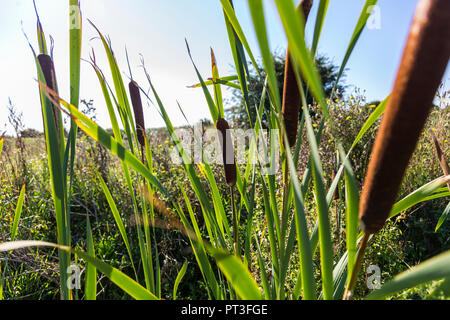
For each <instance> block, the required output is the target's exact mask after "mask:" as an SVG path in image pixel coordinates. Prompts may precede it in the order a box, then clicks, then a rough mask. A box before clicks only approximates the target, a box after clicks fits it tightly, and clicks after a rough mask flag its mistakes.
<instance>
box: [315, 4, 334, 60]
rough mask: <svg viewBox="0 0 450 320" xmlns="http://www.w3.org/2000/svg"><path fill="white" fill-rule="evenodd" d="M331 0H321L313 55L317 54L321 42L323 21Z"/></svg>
mask: <svg viewBox="0 0 450 320" xmlns="http://www.w3.org/2000/svg"><path fill="white" fill-rule="evenodd" d="M329 4H330V0H320V3H319V9H318V10H317V17H316V24H315V26H314V35H313V42H312V45H311V52H312V54H313V56H315V55H316V52H317V46H318V44H319V39H320V35H321V33H322V28H323V23H324V21H325V16H326V14H327V10H328V5H329Z"/></svg>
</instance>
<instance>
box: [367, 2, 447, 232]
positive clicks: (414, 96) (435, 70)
mask: <svg viewBox="0 0 450 320" xmlns="http://www.w3.org/2000/svg"><path fill="white" fill-rule="evenodd" d="M448 39H450V1H448V0H422V1H421V2H419V5H418V8H417V10H416V13H415V17H414V20H413V24H412V27H411V31H410V34H409V37H408V41H407V44H406V47H405V50H404V53H403V57H402V61H401V64H400V67H399V70H398V73H397V78H396V81H395V85H394V89H393V92H392V94H391V97H390V98H389V102H388V105H387V107H386V112H385V114H384V116H383V120H382V122H381V125H380V129H379V132H378V135H377V138H376V140H375V145H374V148H373V151H372V156H371V160H370V163H369V168H368V171H367V175H366V179H365V182H364V189H363V192H362V195H361V201H360V219H361V223H362V228H363V230H364V231H365V232H366V233H370V234H373V233H376V232H378V231H379V230H380V229H381V228H382V227H383V226H384V224H385V222H386V219H387V218H388V217H389V213H390V211H391V208H392V205H393V204H394V201H395V199H396V197H397V193H398V190H399V188H400V184H401V181H402V178H403V175H404V173H405V170H406V167H407V165H408V162H409V160H410V158H411V155H412V153H413V152H414V149H415V146H416V143H417V141H418V139H419V136H420V132H421V131H422V129H423V127H424V125H425V122H426V119H427V117H428V114H429V112H430V110H431V108H432V106H433V99H434V96H435V93H436V91H437V89H438V87H439V84H440V81H441V79H442V76H443V75H444V72H445V69H446V67H447V63H448V60H449V57H450V41H449V40H448ZM436 48H439V50H436Z"/></svg>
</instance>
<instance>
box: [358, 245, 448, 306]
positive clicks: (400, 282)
mask: <svg viewBox="0 0 450 320" xmlns="http://www.w3.org/2000/svg"><path fill="white" fill-rule="evenodd" d="M449 265H450V251H447V252H444V253H442V254H440V255H438V256H436V257H433V258H431V259H429V260H427V261H425V262H422V263H421V264H419V265H417V266H415V267H413V268H411V269H410V270H408V271H405V272H403V273H401V274H399V275H397V276H396V277H394V279H392V280H391V281H389V282H388V283H386V284H385V285H383V286H382V287H381V288H380V289H378V290H376V291H374V292H372V293H371V294H369V295H368V296H367V297H366V299H367V300H376V299H383V298H386V297H388V296H389V295H392V294H393V293H396V292H399V291H401V290H404V289H408V288H414V287H416V286H418V285H419V284H422V283H425V282H429V281H432V280H439V279H443V278H447V277H449V276H450V268H449V267H448V266H449Z"/></svg>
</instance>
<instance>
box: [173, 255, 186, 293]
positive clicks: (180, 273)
mask: <svg viewBox="0 0 450 320" xmlns="http://www.w3.org/2000/svg"><path fill="white" fill-rule="evenodd" d="M187 267H188V262H187V261H185V262H184V263H183V266H182V267H181V269H180V272H178V275H177V278H176V279H175V283H174V285H173V300H177V291H178V286H179V285H180V282H181V280H183V277H184V275H185V274H186V270H187Z"/></svg>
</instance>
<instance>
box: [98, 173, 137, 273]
mask: <svg viewBox="0 0 450 320" xmlns="http://www.w3.org/2000/svg"><path fill="white" fill-rule="evenodd" d="M97 180H98V181H99V182H100V187H101V188H102V190H103V193H104V194H105V196H106V200H107V201H108V204H109V207H110V208H111V212H112V214H113V216H114V221H115V222H116V225H117V228H118V229H119V232H120V235H121V236H122V240H123V242H124V243H125V247H126V248H127V252H128V257H129V258H130V262H131V264H132V266H133V269H134V263H133V255H132V254H131V246H130V241H129V240H128V236H127V232H126V230H125V226H124V224H123V221H122V217H121V216H120V213H119V210H118V209H117V206H116V203H115V202H114V199H113V197H112V195H111V192H109V189H108V186H107V185H106V183H105V181H104V180H103V178H102V177H101V175H100V174H98V173H97Z"/></svg>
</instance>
